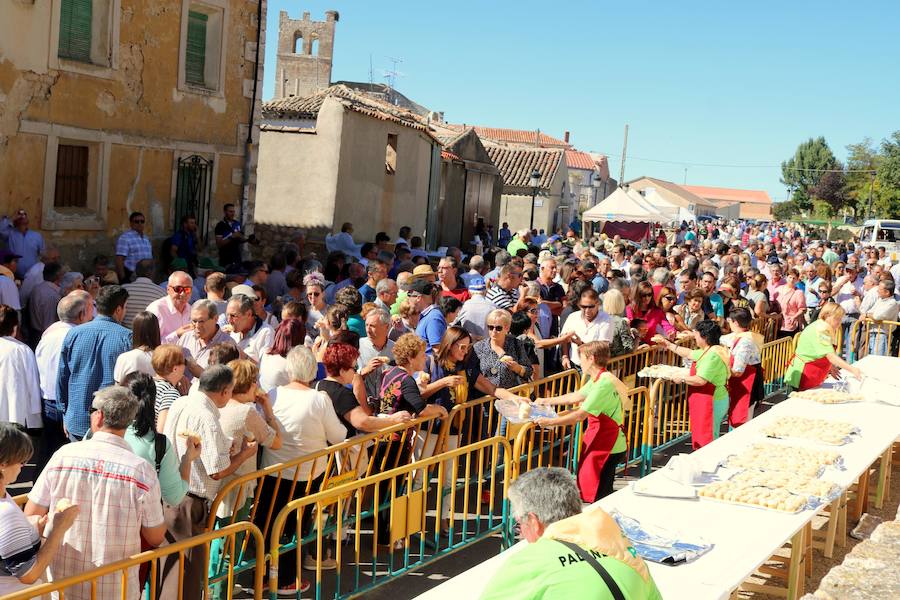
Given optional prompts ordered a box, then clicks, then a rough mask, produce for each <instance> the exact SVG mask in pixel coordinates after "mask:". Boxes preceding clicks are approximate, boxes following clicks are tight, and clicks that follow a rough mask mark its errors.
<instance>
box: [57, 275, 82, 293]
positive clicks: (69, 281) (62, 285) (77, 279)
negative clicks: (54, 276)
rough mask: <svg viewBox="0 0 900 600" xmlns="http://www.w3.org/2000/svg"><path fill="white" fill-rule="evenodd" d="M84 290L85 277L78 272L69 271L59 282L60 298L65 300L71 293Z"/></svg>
mask: <svg viewBox="0 0 900 600" xmlns="http://www.w3.org/2000/svg"><path fill="white" fill-rule="evenodd" d="M83 289H84V275H82V274H81V273H79V272H78V271H69V272H68V273H66V274H65V275H63V276H62V281H60V282H59V296H60V298H65V297H66V296H67V295H68V294H69V292H73V291H75V290H83Z"/></svg>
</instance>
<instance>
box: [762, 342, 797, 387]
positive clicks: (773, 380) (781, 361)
mask: <svg viewBox="0 0 900 600" xmlns="http://www.w3.org/2000/svg"><path fill="white" fill-rule="evenodd" d="M798 335H799V334H798ZM795 347H796V341H795V339H792V338H781V339H780V340H775V341H774V342H768V343H765V344H763V347H762V350H761V351H760V357H761V358H762V368H763V383H764V388H765V393H766V394H771V393H772V392H774V391H776V390H777V389H779V388H780V387H781V386H782V385H784V372H785V371H787V366H788V363H790V362H791V358H792V357H793V356H794V348H795Z"/></svg>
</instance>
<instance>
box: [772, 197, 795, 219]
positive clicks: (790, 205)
mask: <svg viewBox="0 0 900 600" xmlns="http://www.w3.org/2000/svg"><path fill="white" fill-rule="evenodd" d="M797 213H798V210H797V203H796V202H794V201H793V200H785V201H784V202H776V203H775V204H773V205H772V216H774V217H775V220H776V221H790V220H791V219H792V218H793V217H795V216H796V215H797Z"/></svg>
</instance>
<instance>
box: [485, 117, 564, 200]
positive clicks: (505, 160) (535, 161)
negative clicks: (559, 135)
mask: <svg viewBox="0 0 900 600" xmlns="http://www.w3.org/2000/svg"><path fill="white" fill-rule="evenodd" d="M476 131H477V129H476ZM485 149H486V150H487V153H488V156H490V157H491V161H492V162H493V163H494V165H496V166H497V168H498V169H500V175H501V176H502V177H503V185H504V186H507V187H530V184H529V182H528V180H529V179H530V178H531V172H532V171H533V170H534V169H537V170H538V171H540V173H541V185H540V187H541V188H542V189H549V188H550V184H551V183H552V181H553V178H554V176H555V175H556V172H557V171H558V170H559V165H560V163H561V162H562V160H563V151H562V150H561V149H557V148H534V149H531V148H510V147H507V146H495V145H493V144H491V145H487V144H486V145H485Z"/></svg>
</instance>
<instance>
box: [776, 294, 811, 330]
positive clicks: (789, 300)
mask: <svg viewBox="0 0 900 600" xmlns="http://www.w3.org/2000/svg"><path fill="white" fill-rule="evenodd" d="M777 300H778V305H779V306H780V307H781V314H782V315H783V316H784V324H783V325H782V326H781V328H782V330H784V331H797V330H798V329H800V317H801V316H802V315H803V312H804V311H805V310H806V295H805V294H804V293H803V291H802V290H800V289H799V288H794V289H790V288H788V287H787V286H782V287H780V288H778V296H777Z"/></svg>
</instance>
